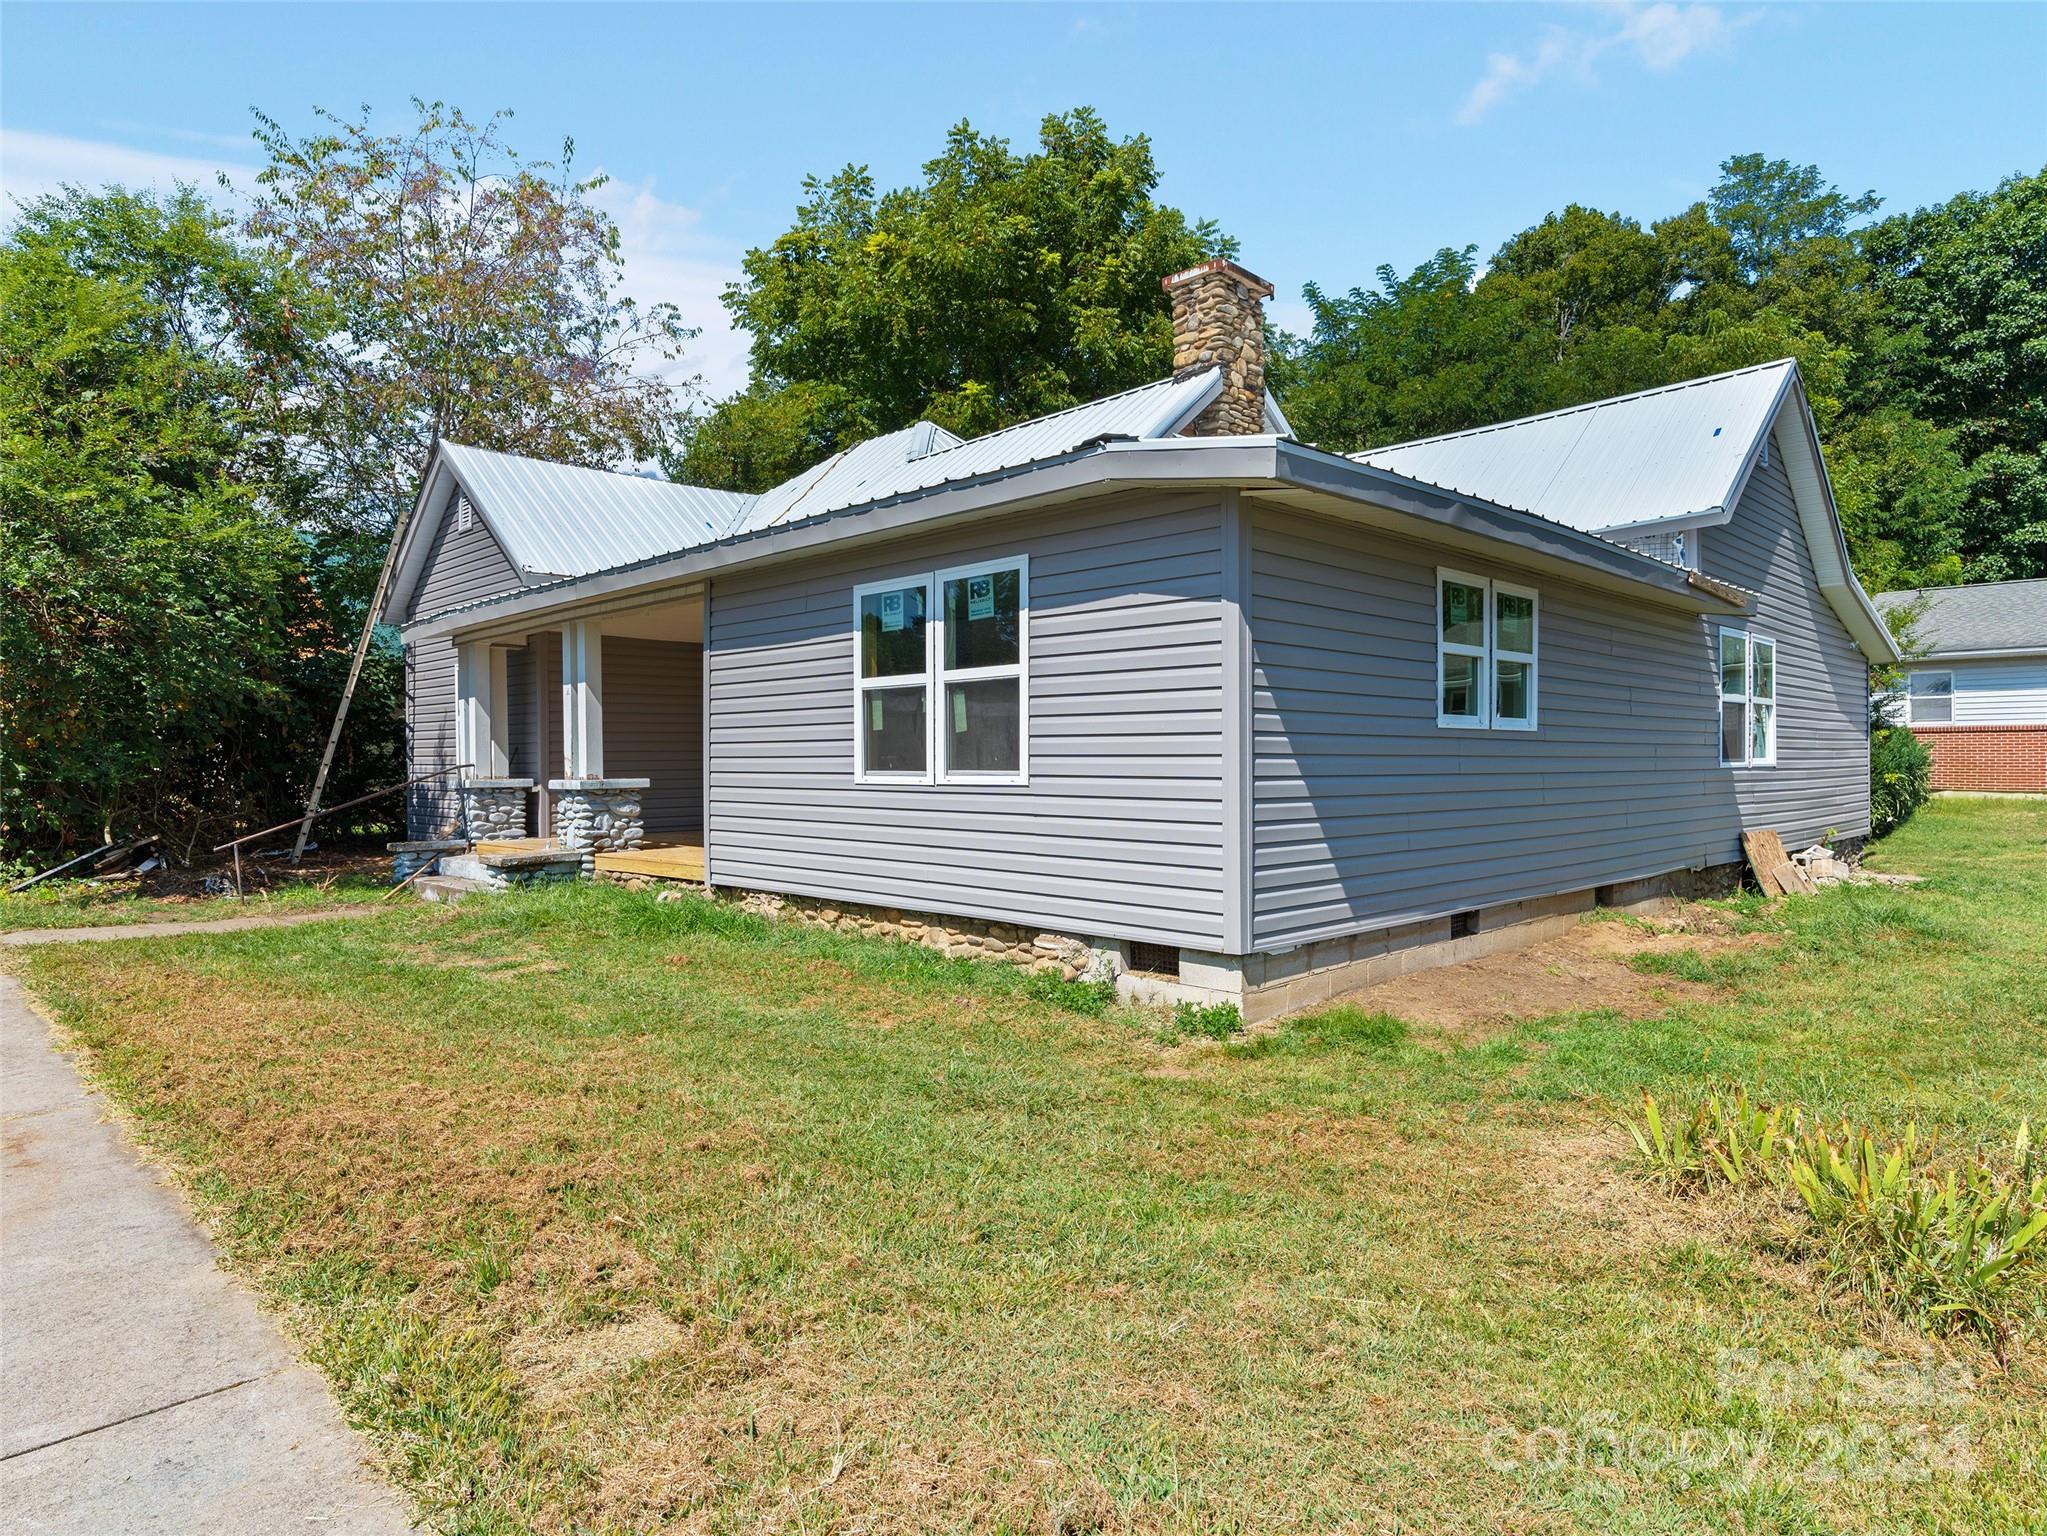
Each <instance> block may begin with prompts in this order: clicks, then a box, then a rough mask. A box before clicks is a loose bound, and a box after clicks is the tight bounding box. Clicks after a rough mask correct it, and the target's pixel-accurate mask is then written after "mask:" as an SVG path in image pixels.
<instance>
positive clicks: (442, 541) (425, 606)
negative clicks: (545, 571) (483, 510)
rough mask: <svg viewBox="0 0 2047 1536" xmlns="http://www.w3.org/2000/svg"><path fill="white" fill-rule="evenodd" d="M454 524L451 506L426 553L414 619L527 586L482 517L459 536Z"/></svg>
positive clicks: (413, 608)
mask: <svg viewBox="0 0 2047 1536" xmlns="http://www.w3.org/2000/svg"><path fill="white" fill-rule="evenodd" d="M455 522H456V518H455V509H454V507H453V506H452V505H450V506H449V507H448V508H447V510H446V512H445V514H444V515H443V516H442V518H441V521H440V525H439V526H438V527H437V528H435V530H434V541H433V543H432V545H430V546H429V547H428V549H427V557H426V568H425V570H424V571H422V572H421V573H420V578H419V588H418V590H417V591H416V592H415V593H414V594H413V598H412V613H411V617H413V618H416V619H417V618H425V617H426V616H428V615H429V614H435V613H440V612H441V611H443V610H444V609H448V608H453V607H456V606H457V605H459V604H462V603H473V602H475V601H476V600H477V599H478V598H484V597H496V596H497V595H498V594H499V593H500V592H510V591H511V590H513V589H514V588H515V587H520V586H524V585H525V583H524V582H522V581H521V580H520V579H519V573H518V571H517V570H516V569H514V568H513V565H512V562H511V561H510V560H509V559H508V558H507V557H506V555H505V552H504V549H503V548H502V547H501V546H500V545H499V544H498V541H497V539H496V538H495V537H493V536H492V534H491V531H490V529H488V528H487V527H485V526H484V522H483V519H482V518H481V517H475V518H472V519H470V523H469V531H468V532H467V533H457V532H456V531H455Z"/></svg>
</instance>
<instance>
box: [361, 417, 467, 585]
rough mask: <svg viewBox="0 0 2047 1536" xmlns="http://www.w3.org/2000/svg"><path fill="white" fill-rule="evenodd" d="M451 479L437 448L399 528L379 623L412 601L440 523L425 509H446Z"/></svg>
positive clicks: (451, 475) (428, 461)
mask: <svg viewBox="0 0 2047 1536" xmlns="http://www.w3.org/2000/svg"><path fill="white" fill-rule="evenodd" d="M453 479H454V472H453V471H452V470H451V469H450V468H449V467H448V464H447V462H446V460H444V459H443V458H442V457H441V451H440V449H439V448H436V449H435V450H434V452H433V455H432V456H431V457H430V458H429V459H428V460H427V465H426V473H425V474H423V475H422V476H420V482H419V495H418V496H417V497H416V498H414V500H413V503H412V511H411V513H410V515H408V516H407V517H406V519H405V524H404V526H403V527H401V528H400V529H399V530H398V535H397V537H398V555H397V559H396V560H394V561H393V562H392V569H391V584H390V585H389V586H388V587H386V588H385V589H384V604H383V606H382V607H381V608H380V609H378V610H377V622H378V623H380V624H388V623H390V622H392V620H391V615H392V614H394V613H403V612H404V611H405V607H406V604H408V603H410V602H411V601H412V593H413V589H414V588H415V587H417V586H418V585H419V579H420V576H421V575H422V574H423V573H424V571H425V568H426V556H427V551H428V550H430V549H432V548H433V544H434V540H433V530H434V529H435V528H438V527H439V526H440V518H438V517H429V516H428V514H427V508H428V507H430V506H436V505H438V506H439V507H440V508H441V509H442V510H443V511H444V512H445V510H446V509H447V505H448V496H447V490H448V483H449V482H451V481H452V480H453ZM436 498H438V500H436ZM429 525H431V526H429Z"/></svg>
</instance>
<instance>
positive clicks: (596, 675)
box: [562, 619, 604, 779]
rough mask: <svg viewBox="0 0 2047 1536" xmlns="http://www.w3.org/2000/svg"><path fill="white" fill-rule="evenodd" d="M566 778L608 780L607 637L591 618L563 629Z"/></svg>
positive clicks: (564, 769) (563, 722)
mask: <svg viewBox="0 0 2047 1536" xmlns="http://www.w3.org/2000/svg"><path fill="white" fill-rule="evenodd" d="M562 777H563V778H566V779H601V778H603V777H604V635H603V632H602V631H601V630H600V629H599V628H598V626H597V625H596V624H595V623H594V622H592V621H590V620H588V619H580V620H576V621H573V622H571V623H568V624H564V625H563V626H562Z"/></svg>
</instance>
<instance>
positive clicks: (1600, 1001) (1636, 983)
mask: <svg viewBox="0 0 2047 1536" xmlns="http://www.w3.org/2000/svg"><path fill="white" fill-rule="evenodd" d="M1773 942H1775V936H1774V935H1771V934H1766V933H1738V932H1736V931H1735V930H1734V928H1733V925H1731V924H1730V923H1728V922H1727V921H1726V920H1725V919H1723V918H1721V917H1720V916H1719V915H1718V914H1717V913H1714V912H1711V911H1708V910H1705V909H1701V908H1693V907H1686V908H1680V909H1679V911H1678V912H1677V913H1676V914H1675V915H1674V916H1672V917H1671V918H1668V919H1665V920H1660V921H1657V922H1646V921H1643V920H1640V919H1635V920H1628V921H1619V922H1583V923H1580V924H1579V925H1578V926H1577V927H1575V928H1573V929H1571V930H1570V932H1568V933H1566V934H1564V935H1562V936H1561V937H1559V938H1555V939H1549V940H1546V941H1544V942H1543V943H1540V944H1533V945H1530V946H1529V947H1528V948H1526V949H1517V950H1514V951H1511V952H1509V953H1505V954H1497V955H1487V956H1485V957H1483V958H1482V959H1478V960H1467V961H1465V962H1464V963H1463V964H1461V965H1443V966H1437V967H1436V968H1435V969H1434V970H1427V971H1415V972H1413V973H1411V974H1409V975H1406V976H1396V977H1394V978H1393V979H1391V980H1389V981H1382V982H1378V983H1376V984H1375V985H1373V986H1369V987H1361V988H1359V989H1358V990H1357V991H1355V992H1347V993H1345V994H1343V996H1341V997H1340V998H1337V999H1335V1001H1336V1002H1339V1003H1344V1004H1348V1005H1351V1006H1355V1007H1358V1008H1362V1009H1364V1010H1365V1011H1367V1012H1370V1013H1389V1014H1391V1015H1393V1016H1394V1017H1395V1018H1397V1019H1403V1020H1405V1021H1406V1022H1408V1023H1409V1024H1413V1025H1416V1026H1418V1027H1420V1028H1423V1029H1429V1030H1436V1031H1439V1032H1441V1033H1443V1034H1446V1035H1449V1036H1451V1037H1452V1038H1454V1039H1458V1040H1461V1041H1467V1042H1468V1041H1472V1040H1480V1039H1484V1038H1486V1037H1487V1036H1489V1035H1492V1034H1494V1033H1497V1031H1498V1029H1499V1028H1500V1027H1501V1026H1504V1025H1506V1024H1509V1023H1511V1022H1513V1021H1514V1020H1516V1019H1538V1018H1542V1017H1544V1016H1545V1015H1548V1014H1553V1013H1584V1012H1592V1011H1595V1010H1602V1009H1606V1010H1612V1011H1614V1012H1617V1013H1619V1014H1621V1015H1622V1016H1623V1017H1626V1018H1630V1019H1642V1018H1648V1017H1650V1016H1651V1015H1653V1014H1658V1013H1662V1012H1664V1011H1665V1010H1667V1009H1668V1008H1670V1007H1672V1006H1673V1005H1674V1004H1678V1003H1685V1002H1698V1001H1706V1000H1710V999H1712V998H1716V997H1720V996H1724V995H1725V993H1724V990H1723V989H1722V988H1720V987H1718V986H1715V985H1713V984H1712V983H1710V982H1699V981H1686V980H1683V979H1682V978H1680V977H1676V976H1668V975H1660V974H1654V973H1649V972H1644V971H1639V970H1636V969H1635V968H1634V966H1633V965H1632V964H1631V963H1630V962H1631V961H1632V960H1633V959H1634V958H1635V957H1636V956H1638V955H1644V954H1650V955H1675V954H1680V953H1684V952H1690V953H1692V954H1696V955H1698V956H1699V957H1701V958H1705V957H1708V956H1711V955H1714V954H1719V953H1724V952H1726V951H1729V950H1740V949H1753V948H1758V947H1761V946H1765V945H1768V944H1771V943H1773Z"/></svg>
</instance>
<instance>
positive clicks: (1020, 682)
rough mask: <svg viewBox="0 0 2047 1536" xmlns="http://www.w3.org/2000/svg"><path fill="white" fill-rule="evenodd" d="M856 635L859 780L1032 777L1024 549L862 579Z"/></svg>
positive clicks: (1016, 780)
mask: <svg viewBox="0 0 2047 1536" xmlns="http://www.w3.org/2000/svg"><path fill="white" fill-rule="evenodd" d="M853 633H854V644H853V685H854V703H855V705H856V708H857V719H856V720H855V723H854V733H853V737H854V740H853V777H854V780H855V782H857V783H862V784H874V783H882V784H891V783H893V784H905V783H907V784H932V783H938V784H1024V783H1028V782H1029V779H1030V765H1029V747H1028V743H1029V740H1030V718H1029V717H1030V699H1029V689H1028V687H1027V685H1026V679H1027V677H1028V668H1029V665H1030V562H1029V559H1028V557H1026V556H1023V555H1012V556H1007V557H1005V558H1002V559H998V560H982V561H976V562H974V563H973V564H971V565H958V566H953V567H950V568H949V569H946V570H942V571H934V572H929V573H922V574H917V575H910V576H901V577H897V578H894V579H892V580H889V581H871V582H864V583H862V584H861V585H859V586H857V587H855V588H854V589H853Z"/></svg>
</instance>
